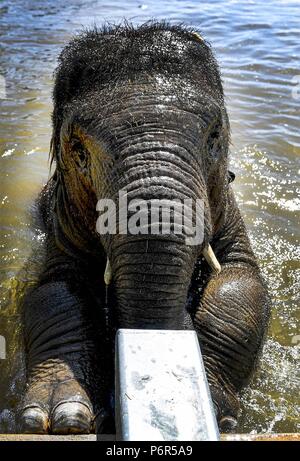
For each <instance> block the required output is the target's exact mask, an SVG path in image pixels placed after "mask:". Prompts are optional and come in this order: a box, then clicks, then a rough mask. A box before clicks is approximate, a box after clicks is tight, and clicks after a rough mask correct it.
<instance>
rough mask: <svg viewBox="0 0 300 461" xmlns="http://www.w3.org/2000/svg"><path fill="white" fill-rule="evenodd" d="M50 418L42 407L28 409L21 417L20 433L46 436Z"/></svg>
mask: <svg viewBox="0 0 300 461" xmlns="http://www.w3.org/2000/svg"><path fill="white" fill-rule="evenodd" d="M48 423H49V421H48V416H47V414H46V412H45V411H43V410H42V409H41V408H40V407H28V408H25V409H24V410H23V412H22V413H21V415H20V432H22V433H24V434H46V433H47V432H48V426H49V424H48Z"/></svg>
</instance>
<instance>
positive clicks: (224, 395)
mask: <svg viewBox="0 0 300 461" xmlns="http://www.w3.org/2000/svg"><path fill="white" fill-rule="evenodd" d="M210 391H211V396H212V400H213V402H214V407H215V412H216V416H217V421H218V425H219V430H220V432H225V433H226V432H233V431H234V429H235V428H236V426H237V415H238V411H239V401H238V397H237V395H236V394H235V393H234V392H231V391H229V390H227V389H225V388H224V387H221V386H215V385H211V386H210Z"/></svg>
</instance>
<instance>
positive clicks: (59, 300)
mask: <svg viewBox="0 0 300 461" xmlns="http://www.w3.org/2000/svg"><path fill="white" fill-rule="evenodd" d="M92 308H93V310H94V311H95V310H96V305H95V301H94V300H93V299H92V297H90V298H89V296H88V295H87V290H84V287H82V286H77V287H76V288H74V281H73V283H72V288H71V287H70V283H68V282H65V281H63V282H60V281H56V282H48V283H46V284H43V285H40V286H38V287H36V288H35V289H33V291H32V292H31V293H30V294H29V295H28V296H27V298H26V300H25V304H24V324H25V325H24V326H25V342H26V349H27V374H28V377H27V389H26V393H25V397H24V399H23V402H22V406H21V415H20V417H21V427H20V430H21V431H22V432H25V433H47V432H51V433H60V434H65V433H89V432H90V431H91V430H92V429H93V425H94V424H95V418H97V420H98V421H97V422H98V426H101V421H102V420H103V421H104V420H105V418H106V415H107V411H106V410H105V408H106V391H107V387H108V385H109V384H108V381H109V371H108V370H107V369H106V370H105V371H104V369H103V368H104V367H107V366H108V362H109V357H108V354H107V353H106V350H105V349H106V347H105V340H104V337H105V334H104V332H102V336H101V335H100V341H99V340H98V341H97V340H96V337H97V333H99V332H97V328H96V326H95V325H96V323H95V322H94V321H92V317H91V311H92ZM97 311H98V312H97V315H98V316H100V315H101V313H99V309H98V310H97ZM100 323H101V322H100ZM103 327H104V323H103V325H102V328H103Z"/></svg>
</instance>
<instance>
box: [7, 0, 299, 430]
mask: <svg viewBox="0 0 300 461" xmlns="http://www.w3.org/2000/svg"><path fill="white" fill-rule="evenodd" d="M124 17H126V18H129V19H131V20H132V21H133V22H136V23H140V22H143V21H145V20H148V19H149V18H153V17H156V18H159V19H160V18H169V19H170V20H171V21H176V22H178V21H183V22H185V23H187V24H192V25H195V26H197V27H199V28H200V30H201V31H202V33H203V35H204V36H205V37H206V38H208V39H209V40H210V41H211V43H212V44H213V46H214V48H215V50H216V54H217V56H218V59H219V62H220V64H221V67H222V71H223V80H224V84H225V90H226V94H227V105H228V109H229V113H230V118H231V125H232V140H233V144H232V148H231V164H232V165H231V166H232V169H233V171H235V172H236V175H237V177H236V181H235V183H234V188H235V191H236V194H237V197H238V201H239V203H240V206H241V209H242V211H243V214H244V217H245V220H246V223H247V226H248V229H249V232H250V235H251V238H252V242H253V246H254V248H255V251H256V253H257V255H258V257H259V259H260V262H261V266H262V269H263V272H264V274H265V277H266V279H267V281H268V284H269V287H270V292H271V295H272V298H273V309H272V312H273V316H272V322H271V326H270V329H269V334H268V339H267V342H266V345H265V348H264V353H263V357H262V361H261V364H260V368H259V369H258V370H257V372H256V375H255V377H254V380H253V382H252V384H251V387H250V388H248V389H246V390H245V392H244V394H243V398H242V403H243V410H242V416H241V419H240V425H239V428H238V431H241V432H255V431H258V432H261V431H274V432H294V431H297V430H298V429H299V426H297V424H298V425H299V403H300V402H299V375H298V376H297V365H298V363H299V360H298V359H299V344H300V336H299V334H300V333H299V309H298V306H299V304H298V303H299V291H300V286H299V273H300V270H299V259H300V258H299V256H300V255H299V213H298V212H299V208H300V200H299V168H300V164H299V155H300V135H299V128H300V126H299V125H300V123H299V108H300V65H299V64H300V58H299V56H300V3H299V2H298V1H297V2H292V1H289V0H287V1H275V0H273V1H260V2H258V1H251V2H246V1H245V2H243V1H240V2H236V1H226V0H224V1H222V0H219V1H210V2H205V1H203V2H201V1H199V0H194V1H192V0H191V1H184V0H180V1H178V0H177V1H176V0H173V1H167V0H160V1H152V2H149V4H148V3H147V2H146V0H145V2H144V3H142V2H139V1H133V0H130V1H114V2H107V1H101V0H96V1H91V0H73V1H70V2H65V1H62V0H49V1H38V0H35V1H34V2H33V1H29V0H16V1H13V0H10V1H6V0H4V1H2V2H1V3H0V27H1V29H0V37H1V50H0V51H1V53H0V66H1V67H0V98H1V99H0V106H1V124H0V143H1V147H0V167H1V176H0V203H1V223H0V225H1V227H0V240H1V241H0V251H1V266H0V270H1V273H0V279H1V293H0V302H1V304H0V335H2V336H4V337H5V339H6V349H7V351H6V352H7V359H6V360H0V367H1V369H0V373H1V374H0V432H8V431H14V424H15V421H14V412H13V409H14V407H15V405H16V401H17V396H18V395H19V394H20V389H21V388H22V383H23V380H24V379H23V377H24V375H23V365H22V357H21V354H20V350H19V347H18V336H19V331H20V319H19V313H18V312H17V310H16V305H15V302H14V300H15V296H16V291H17V289H18V286H20V285H18V282H17V280H18V279H20V278H21V277H22V276H21V275H20V274H19V271H20V268H21V267H22V265H23V264H24V262H25V260H26V258H27V257H28V255H29V253H30V248H31V243H32V240H35V241H36V242H38V239H39V236H36V235H35V234H33V233H32V232H31V231H30V229H29V225H28V223H29V219H28V208H29V206H30V203H31V202H32V200H33V198H34V197H35V195H36V194H37V192H38V191H39V189H40V187H41V186H42V184H43V183H44V182H45V181H46V180H47V177H48V162H47V159H48V150H49V139H50V132H51V124H50V112H51V98H50V93H51V85H52V71H53V69H54V67H55V62H56V56H57V53H58V52H59V50H60V49H61V47H62V46H63V44H64V43H65V42H66V41H67V40H68V38H69V37H70V36H71V34H72V33H73V32H74V31H75V30H76V29H79V28H80V27H81V26H82V25H88V24H91V23H93V22H96V23H97V24H101V23H102V22H103V20H108V21H110V22H115V21H119V20H121V19H122V18H124ZM1 76H3V77H5V82H6V95H5V94H4V87H3V82H4V80H3V78H1ZM297 328H298V330H297ZM0 352H1V351H0Z"/></svg>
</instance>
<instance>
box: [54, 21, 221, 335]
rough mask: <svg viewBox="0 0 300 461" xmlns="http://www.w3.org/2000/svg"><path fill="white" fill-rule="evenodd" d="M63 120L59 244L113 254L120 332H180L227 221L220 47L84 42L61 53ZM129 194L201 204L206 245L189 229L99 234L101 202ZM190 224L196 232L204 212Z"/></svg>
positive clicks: (114, 35) (155, 41)
mask: <svg viewBox="0 0 300 461" xmlns="http://www.w3.org/2000/svg"><path fill="white" fill-rule="evenodd" d="M53 122H54V133H53V139H52V153H53V159H55V161H56V172H55V175H54V176H55V180H56V203H59V204H60V205H59V207H57V209H56V214H57V221H58V223H57V229H58V230H59V229H62V230H63V231H62V232H57V239H58V240H60V238H61V240H62V241H61V245H63V246H65V247H68V246H71V245H73V246H74V247H76V248H79V247H80V249H81V250H82V251H83V252H90V253H91V254H93V255H94V256H96V254H97V253H99V255H101V256H103V254H104V253H105V254H106V256H107V258H108V260H109V263H110V268H111V274H112V280H113V284H114V288H115V294H116V300H117V319H118V325H119V326H123V327H147V328H151V327H155V328H182V327H183V322H184V317H185V307H186V304H187V296H188V290H189V287H190V284H191V279H192V275H193V271H194V268H195V265H196V262H197V260H199V258H200V257H201V255H202V254H203V252H204V255H205V256H207V248H209V247H208V244H209V242H210V241H211V239H212V236H213V234H215V233H216V232H217V231H218V229H219V228H220V226H221V224H222V217H223V211H224V207H225V201H224V200H225V197H226V194H227V188H228V178H227V152H228V144H229V122H228V117H227V113H226V109H225V106H224V98H223V89H222V83H221V79H220V73H219V69H218V66H217V63H216V60H215V58H214V56H213V53H212V50H211V48H210V46H209V45H208V44H207V43H206V42H205V41H204V39H202V37H201V36H200V35H199V34H197V33H194V32H192V31H190V30H189V29H182V28H181V27H177V26H171V27H170V26H165V25H163V24H158V25H157V24H152V25H149V24H148V25H146V26H142V27H140V28H138V29H135V28H133V27H132V28H131V27H129V26H127V27H124V28H120V29H117V30H115V29H112V30H111V29H109V28H107V29H104V30H102V31H101V32H99V31H97V30H92V31H90V32H88V33H85V34H84V35H82V36H79V37H77V38H75V39H74V40H73V42H71V44H70V45H69V46H67V47H66V48H65V49H64V51H63V52H62V54H61V56H60V61H59V67H58V70H57V74H56V84H55V89H54V113H53ZM120 191H126V194H127V198H128V200H130V201H132V200H134V201H135V203H136V204H137V205H138V201H139V200H144V201H146V203H148V202H150V201H151V200H152V201H153V200H171V201H178V202H180V203H182V202H183V201H184V200H186V199H192V200H193V201H194V202H196V200H201V201H202V203H203V206H204V223H203V238H202V239H201V241H200V242H198V243H197V244H196V245H188V244H186V238H185V237H186V236H185V235H184V232H183V233H182V235H176V234H175V233H169V234H168V235H165V234H162V233H158V234H151V233H150V232H144V233H139V234H136V235H130V234H128V233H127V234H124V233H123V234H121V233H119V232H117V233H116V234H112V235H110V234H106V235H98V234H97V232H96V220H97V211H96V204H97V202H98V201H99V200H104V199H110V200H113V201H114V202H115V203H117V204H119V192H120ZM58 196H59V198H57V197H58ZM66 215H67V219H66ZM191 217H192V222H193V223H194V224H195V222H196V221H195V220H196V216H195V210H193V211H192V214H191ZM62 236H63V237H62ZM67 242H68V243H67ZM207 257H209V255H208V256H207ZM212 258H213V255H212ZM212 261H213V260H212ZM213 262H214V261H213Z"/></svg>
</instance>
